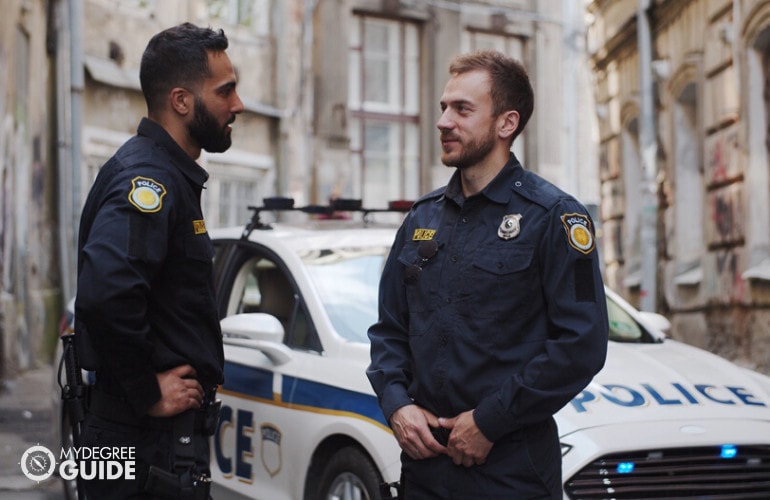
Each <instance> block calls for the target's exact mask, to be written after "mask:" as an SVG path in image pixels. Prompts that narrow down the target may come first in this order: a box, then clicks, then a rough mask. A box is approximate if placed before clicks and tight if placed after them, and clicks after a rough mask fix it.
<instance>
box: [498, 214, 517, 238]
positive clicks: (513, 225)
mask: <svg viewBox="0 0 770 500" xmlns="http://www.w3.org/2000/svg"><path fill="white" fill-rule="evenodd" d="M519 220H521V214H509V215H505V216H503V222H501V223H500V227H498V228H497V235H498V236H499V237H500V238H502V239H504V240H510V239H512V238H515V237H517V236H518V235H519V232H520V231H521V225H520V224H519Z"/></svg>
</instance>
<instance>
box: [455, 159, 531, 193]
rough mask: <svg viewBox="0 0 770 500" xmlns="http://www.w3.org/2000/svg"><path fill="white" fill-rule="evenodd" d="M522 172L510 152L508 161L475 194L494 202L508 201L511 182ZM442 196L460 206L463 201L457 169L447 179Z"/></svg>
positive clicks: (519, 164)
mask: <svg viewBox="0 0 770 500" xmlns="http://www.w3.org/2000/svg"><path fill="white" fill-rule="evenodd" d="M523 172H524V168H523V167H522V166H521V163H519V160H518V159H517V158H516V156H515V155H514V154H513V153H511V155H510V157H509V158H508V162H507V163H506V164H505V165H503V168H502V169H501V170H500V172H498V173H497V175H496V176H495V178H494V179H492V180H491V181H490V182H489V184H487V185H486V187H485V188H484V189H482V190H481V193H479V194H478V195H477V196H484V197H485V198H487V199H488V200H490V201H493V202H495V203H501V204H504V203H508V201H509V200H510V199H511V184H513V182H514V181H515V179H518V178H520V177H521V175H522V173H523ZM444 196H445V197H446V198H448V199H450V200H452V201H454V202H455V203H457V204H458V205H459V206H462V205H463V203H464V202H465V196H464V195H463V188H462V183H461V181H460V170H459V169H458V170H455V173H454V174H452V178H451V179H449V182H448V183H447V187H446V190H445V191H444Z"/></svg>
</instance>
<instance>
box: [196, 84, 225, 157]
mask: <svg viewBox="0 0 770 500" xmlns="http://www.w3.org/2000/svg"><path fill="white" fill-rule="evenodd" d="M234 120H235V116H232V117H231V118H230V119H229V120H228V121H227V123H226V124H225V125H224V126H223V127H222V126H220V125H219V123H217V119H216V118H215V117H214V115H213V114H211V112H210V111H209V110H208V108H207V107H206V104H204V102H203V99H200V98H199V97H195V113H194V114H193V120H192V122H190V124H189V125H188V126H187V131H188V132H189V133H190V137H192V138H193V139H194V140H195V141H196V142H197V143H198V145H199V146H200V147H201V148H202V149H204V150H206V151H208V152H209V153H223V152H225V151H227V149H228V148H229V147H230V145H231V144H232V143H233V140H232V138H231V137H230V127H229V125H230V124H231V123H232V122H233V121H234Z"/></svg>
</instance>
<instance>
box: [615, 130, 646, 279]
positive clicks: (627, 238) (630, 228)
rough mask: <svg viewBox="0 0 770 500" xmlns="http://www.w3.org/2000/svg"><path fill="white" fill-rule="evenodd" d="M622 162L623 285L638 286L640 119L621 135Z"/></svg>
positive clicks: (640, 221)
mask: <svg viewBox="0 0 770 500" xmlns="http://www.w3.org/2000/svg"><path fill="white" fill-rule="evenodd" d="M620 149H621V151H620V154H621V165H622V168H623V173H622V175H623V200H624V203H623V207H624V210H623V230H622V231H621V234H622V241H623V254H622V257H621V259H622V260H623V263H624V267H625V271H626V272H625V279H624V280H623V286H624V287H626V288H638V287H639V286H640V285H641V283H642V253H641V233H642V194H641V192H640V186H642V177H643V176H642V159H641V158H640V157H639V122H638V120H637V119H636V118H634V119H632V120H631V121H629V122H628V124H627V125H626V127H625V128H624V130H623V133H622V137H621V147H620Z"/></svg>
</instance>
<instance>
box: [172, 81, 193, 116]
mask: <svg viewBox="0 0 770 500" xmlns="http://www.w3.org/2000/svg"><path fill="white" fill-rule="evenodd" d="M194 100H195V99H194V98H193V95H192V94H191V93H190V92H189V91H188V90H187V89H185V88H182V87H174V88H173V89H171V92H169V102H170V103H171V109H173V110H174V111H176V112H177V113H178V114H180V115H182V116H185V115H187V114H189V113H192V110H193V104H194Z"/></svg>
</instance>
